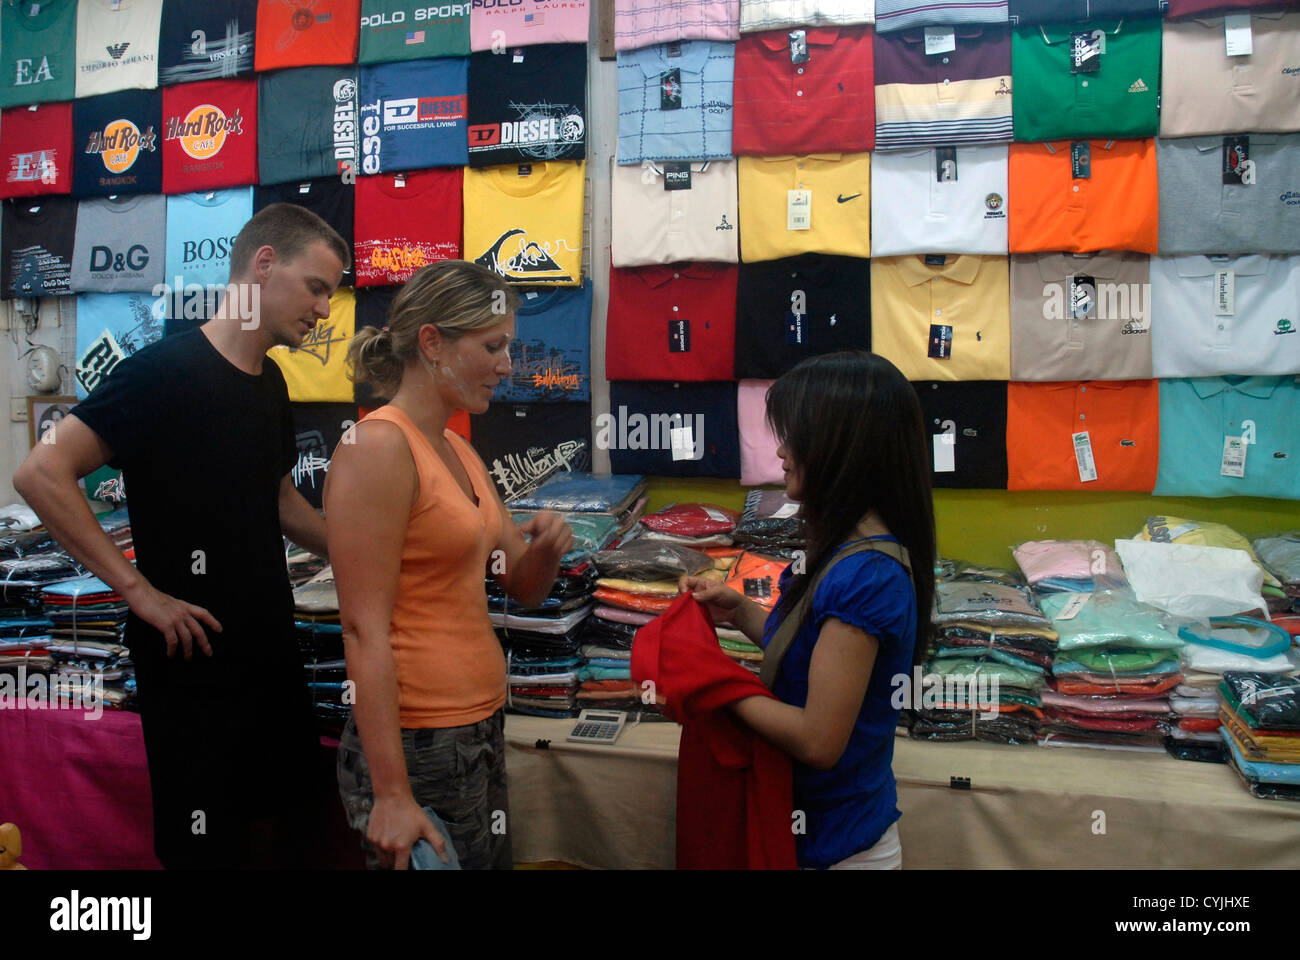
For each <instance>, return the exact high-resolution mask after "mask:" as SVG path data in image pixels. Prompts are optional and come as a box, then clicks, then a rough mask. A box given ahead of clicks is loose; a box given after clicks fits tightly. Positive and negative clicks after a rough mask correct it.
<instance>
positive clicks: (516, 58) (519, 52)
mask: <svg viewBox="0 0 1300 960" xmlns="http://www.w3.org/2000/svg"><path fill="white" fill-rule="evenodd" d="M510 59H511V62H513V63H523V62H524V51H523V48H521V47H516V48H515V52H514V54H513V55H512V56H511V58H510Z"/></svg>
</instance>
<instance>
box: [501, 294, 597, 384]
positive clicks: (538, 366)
mask: <svg viewBox="0 0 1300 960" xmlns="http://www.w3.org/2000/svg"><path fill="white" fill-rule="evenodd" d="M510 359H511V369H510V378H509V379H508V380H504V381H502V382H501V385H500V386H498V387H497V389H496V393H494V394H493V395H492V399H493V401H497V400H508V401H510V402H512V403H532V402H536V401H557V400H558V401H563V400H575V401H580V402H583V403H585V402H587V401H588V400H590V399H591V281H586V282H585V283H583V285H582V286H581V287H578V288H573V289H568V290H521V291H520V292H519V308H518V309H517V310H516V311H515V339H514V341H513V342H512V343H511V344H510Z"/></svg>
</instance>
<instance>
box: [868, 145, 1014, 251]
mask: <svg viewBox="0 0 1300 960" xmlns="http://www.w3.org/2000/svg"><path fill="white" fill-rule="evenodd" d="M950 149H952V150H953V151H954V152H953V153H949V152H947V151H946V150H945V148H942V147H922V148H919V149H913V150H881V151H878V152H877V153H876V154H875V155H874V156H873V157H872V158H871V196H872V204H871V247H872V250H873V251H874V255H875V256H877V257H892V256H897V255H899V254H904V253H982V254H1005V253H1006V252H1007V148H1006V145H1005V144H989V145H987V146H975V147H956V148H950Z"/></svg>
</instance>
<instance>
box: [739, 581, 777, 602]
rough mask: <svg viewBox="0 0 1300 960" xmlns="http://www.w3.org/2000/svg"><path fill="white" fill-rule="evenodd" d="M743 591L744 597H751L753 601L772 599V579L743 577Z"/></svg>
mask: <svg viewBox="0 0 1300 960" xmlns="http://www.w3.org/2000/svg"><path fill="white" fill-rule="evenodd" d="M741 585H742V586H743V587H744V589H745V596H747V597H753V598H754V599H755V600H770V599H772V578H771V577H745V578H744V579H743V580H742V581H741Z"/></svg>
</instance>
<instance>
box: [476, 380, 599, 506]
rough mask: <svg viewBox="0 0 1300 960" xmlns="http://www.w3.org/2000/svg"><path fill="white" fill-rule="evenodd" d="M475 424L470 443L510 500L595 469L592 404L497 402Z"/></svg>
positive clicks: (499, 491)
mask: <svg viewBox="0 0 1300 960" xmlns="http://www.w3.org/2000/svg"><path fill="white" fill-rule="evenodd" d="M470 423H471V427H470V443H471V444H472V445H473V447H474V449H475V450H476V451H478V455H479V456H480V457H482V458H483V465H484V466H485V467H487V471H488V475H489V476H491V477H492V480H493V482H494V483H496V485H497V492H498V493H500V494H501V499H502V500H503V501H505V502H509V501H510V500H512V499H514V498H515V497H524V496H527V495H528V494H530V493H533V492H534V491H536V490H537V488H538V487H540V486H541V485H542V484H543V483H545V482H546V481H547V480H549V479H551V477H553V476H555V474H557V473H561V472H564V471H570V470H589V469H590V468H591V404H589V403H494V404H492V406H491V407H489V408H488V410H487V412H486V413H483V414H480V415H479V416H475V417H471V418H470Z"/></svg>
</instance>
